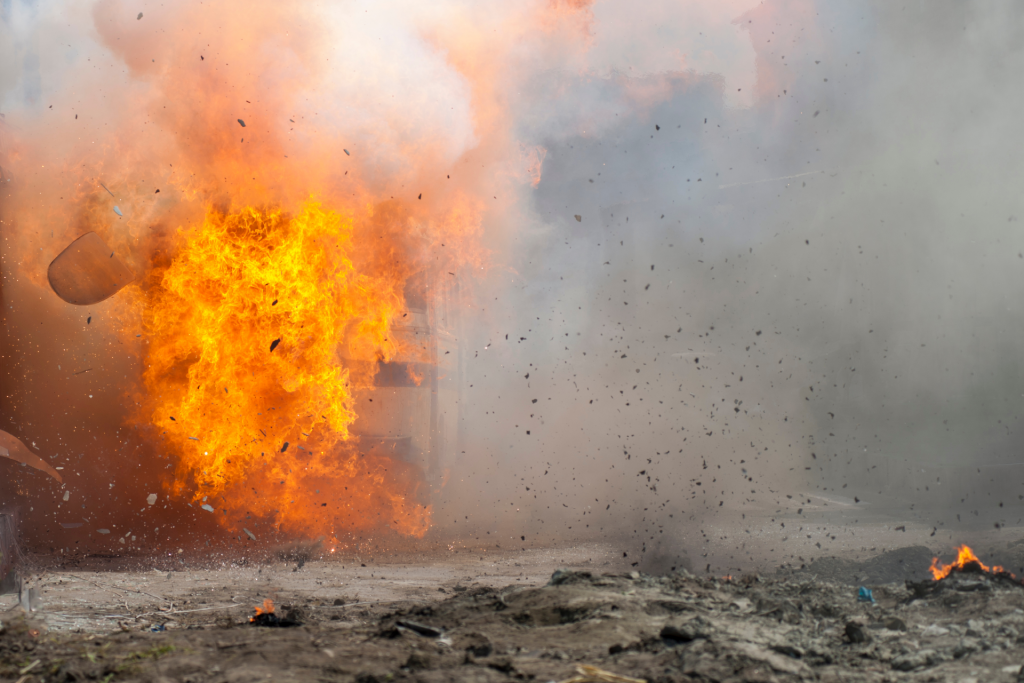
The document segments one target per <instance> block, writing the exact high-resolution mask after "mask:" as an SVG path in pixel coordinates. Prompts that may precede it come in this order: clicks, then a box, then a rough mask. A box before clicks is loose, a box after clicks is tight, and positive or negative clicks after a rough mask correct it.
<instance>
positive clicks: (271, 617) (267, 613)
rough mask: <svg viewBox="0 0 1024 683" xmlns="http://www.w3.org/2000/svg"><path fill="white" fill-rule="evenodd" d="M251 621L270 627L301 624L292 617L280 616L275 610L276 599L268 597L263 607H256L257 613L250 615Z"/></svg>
mask: <svg viewBox="0 0 1024 683" xmlns="http://www.w3.org/2000/svg"><path fill="white" fill-rule="evenodd" d="M249 623H250V624H252V625H253V626H266V627H270V628H288V627H291V626H301V625H302V624H300V623H299V622H298V621H295V620H294V619H292V618H291V617H290V615H289V616H288V617H280V616H278V615H277V613H276V612H274V601H273V600H271V599H270V598H267V599H266V600H264V601H263V607H257V608H256V614H255V615H254V616H251V617H249Z"/></svg>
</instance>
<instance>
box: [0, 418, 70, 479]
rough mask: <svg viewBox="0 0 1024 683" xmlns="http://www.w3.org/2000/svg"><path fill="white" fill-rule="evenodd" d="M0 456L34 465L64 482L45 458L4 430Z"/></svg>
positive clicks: (1, 432)
mask: <svg viewBox="0 0 1024 683" xmlns="http://www.w3.org/2000/svg"><path fill="white" fill-rule="evenodd" d="M0 456H3V457H5V458H10V459H11V460H14V461H15V462H20V463H21V464H22V465H28V466H29V467H34V468H36V469H37V470H39V471H40V472H45V473H46V474H48V475H50V476H51V477H53V478H54V479H56V480H57V481H59V482H60V483H62V484H63V483H64V480H63V479H62V478H61V476H60V474H59V473H58V472H57V470H55V469H53V468H52V467H50V465H49V464H47V462H46V461H45V460H43V459H42V458H40V457H39V456H38V455H36V454H35V453H33V452H32V451H30V450H29V449H28V446H26V445H25V444H24V443H22V442H21V440H20V439H18V437H16V436H14V435H13V434H8V433H7V432H5V431H3V430H0Z"/></svg>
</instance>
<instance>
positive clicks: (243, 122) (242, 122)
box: [238, 119, 245, 128]
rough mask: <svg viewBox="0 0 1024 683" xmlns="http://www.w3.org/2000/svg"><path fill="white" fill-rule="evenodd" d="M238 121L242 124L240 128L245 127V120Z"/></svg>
mask: <svg viewBox="0 0 1024 683" xmlns="http://www.w3.org/2000/svg"><path fill="white" fill-rule="evenodd" d="M238 123H239V124H240V125H241V126H242V128H245V121H243V120H242V119H238Z"/></svg>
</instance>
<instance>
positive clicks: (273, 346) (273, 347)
mask: <svg viewBox="0 0 1024 683" xmlns="http://www.w3.org/2000/svg"><path fill="white" fill-rule="evenodd" d="M280 343H281V338H280V337H278V338H277V339H275V340H274V341H272V342H270V351H271V353H273V351H274V349H276V348H277V345H278V344H280Z"/></svg>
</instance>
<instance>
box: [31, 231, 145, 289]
mask: <svg viewBox="0 0 1024 683" xmlns="http://www.w3.org/2000/svg"><path fill="white" fill-rule="evenodd" d="M46 275H47V278H48V279H49V281H50V287H52V288H53V291H54V292H55V293H56V294H57V296H59V297H60V298H61V299H63V300H64V301H66V302H68V303H69V304H75V305H76V306H88V305H91V304H95V303H98V302H100V301H103V300H104V299H109V298H110V297H112V296H113V295H115V294H117V293H118V292H119V291H120V290H121V288H123V287H124V286H125V285H127V284H129V283H130V282H131V281H132V280H134V279H135V274H134V273H132V271H130V270H128V267H127V266H126V265H125V264H124V263H123V262H122V261H121V260H120V259H119V258H117V256H116V255H115V254H114V253H113V251H112V250H111V249H110V247H108V246H107V245H106V243H105V242H104V241H103V240H102V239H101V238H100V236H99V235H97V234H96V233H94V232H87V233H85V234H84V235H82V236H81V237H79V238H78V239H77V240H75V241H74V242H72V243H71V244H69V245H68V247H67V248H66V249H65V250H64V251H62V252H61V253H60V255H58V256H57V258H55V259H53V261H52V262H51V263H50V267H49V269H48V270H47V273H46Z"/></svg>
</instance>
